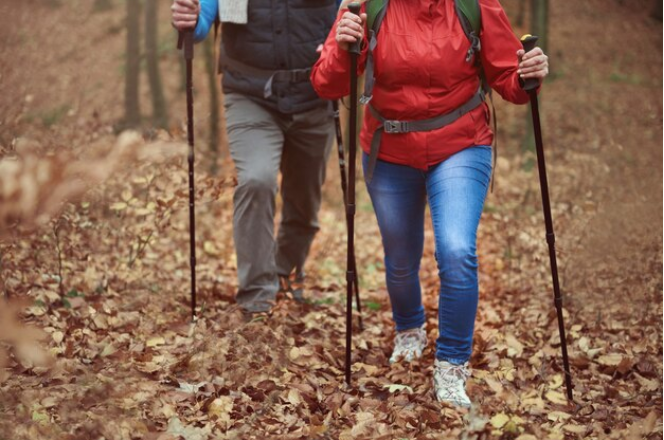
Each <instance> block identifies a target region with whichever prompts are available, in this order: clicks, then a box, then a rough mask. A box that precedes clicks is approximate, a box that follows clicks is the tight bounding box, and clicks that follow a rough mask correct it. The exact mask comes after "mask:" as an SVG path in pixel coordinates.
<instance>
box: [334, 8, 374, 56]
mask: <svg viewBox="0 0 664 440" xmlns="http://www.w3.org/2000/svg"><path fill="white" fill-rule="evenodd" d="M366 19H367V14H360V15H359V16H358V15H355V14H353V13H352V12H350V11H346V12H344V15H342V16H341V20H339V23H338V24H337V36H336V38H335V39H336V40H337V44H338V45H339V47H340V48H341V49H343V50H348V44H350V43H355V42H356V41H361V40H362V38H364V22H365V21H366Z"/></svg>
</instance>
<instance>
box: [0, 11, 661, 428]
mask: <svg viewBox="0 0 664 440" xmlns="http://www.w3.org/2000/svg"><path fill="white" fill-rule="evenodd" d="M111 3H112V4H114V9H113V8H112V9H111V11H108V12H90V11H89V10H88V9H90V7H89V6H86V5H87V3H84V2H82V1H72V2H71V4H67V5H64V6H63V5H60V6H59V7H57V6H54V7H52V8H51V7H47V6H44V5H38V4H37V2H25V6H24V7H21V8H18V10H17V11H13V12H14V15H13V23H14V25H15V27H13V28H12V27H9V29H11V31H9V32H8V41H10V42H12V43H13V44H17V45H19V47H23V48H26V50H25V51H23V52H21V51H11V50H9V49H8V46H3V47H2V48H0V59H1V60H2V61H3V62H2V63H0V75H2V79H3V82H0V92H3V96H4V97H3V99H2V100H1V101H0V118H2V127H3V131H2V132H0V146H1V147H2V153H3V156H5V157H4V159H3V160H5V161H6V160H8V159H10V160H14V159H12V158H13V156H14V153H13V151H17V152H18V153H19V154H20V155H23V157H24V162H19V163H27V161H26V160H25V157H31V156H26V155H28V154H29V153H31V152H33V151H35V150H37V151H41V152H45V153H52V156H48V155H46V156H47V158H46V159H43V160H45V161H51V162H48V163H50V164H53V163H56V164H57V167H55V166H53V167H52V168H48V170H49V171H48V172H46V174H44V171H43V170H44V169H43V168H39V166H33V167H31V166H27V165H26V166H25V167H24V168H22V171H21V172H22V173H23V174H21V175H23V176H25V181H29V182H36V181H37V178H36V176H38V175H39V176H42V177H43V176H44V175H46V176H47V178H46V179H45V181H44V182H41V183H40V184H41V185H42V186H45V187H46V188H50V189H52V190H53V189H54V188H61V187H60V186H59V185H58V184H59V183H62V181H63V180H64V179H66V178H68V176H71V174H68V171H71V170H70V168H68V167H74V168H75V165H76V164H77V163H78V162H76V160H75V159H72V160H71V161H67V162H64V161H62V160H60V161H56V162H53V161H55V160H56V159H57V158H58V157H60V154H61V152H62V151H63V150H66V151H67V152H71V153H72V155H73V156H74V157H78V158H81V157H83V158H85V159H82V160H83V162H80V163H83V164H85V163H89V160H91V159H90V157H91V156H92V157H97V156H98V155H96V152H97V151H98V150H100V149H101V150H103V149H104V148H107V147H108V146H109V145H114V144H116V142H118V145H119V146H120V147H122V148H125V149H126V148H127V145H128V144H127V142H130V141H127V139H126V138H123V139H121V140H120V141H116V139H115V136H114V135H113V134H112V129H111V128H110V125H111V123H112V122H114V121H117V120H118V119H119V115H120V114H121V111H122V104H121V98H120V96H119V94H118V93H117V91H114V89H113V88H114V87H115V88H116V89H115V90H121V89H120V88H119V87H121V79H122V78H121V76H120V72H119V70H118V67H117V66H118V65H120V64H121V55H122V50H123V49H122V38H120V36H121V34H122V33H121V30H122V27H121V26H122V17H123V8H122V7H121V6H122V3H121V2H119V3H118V2H111ZM115 3H117V4H115ZM504 3H505V6H506V8H507V9H508V12H510V13H511V15H512V16H513V17H514V16H515V15H516V14H515V13H514V11H515V10H516V7H517V5H518V3H519V2H517V1H506V2H504ZM636 3H638V4H639V5H641V6H642V8H641V9H640V8H628V7H627V6H626V5H622V4H621V3H619V2H613V1H609V2H602V1H599V0H592V1H587V2H575V4H570V3H568V4H565V5H562V4H560V3H557V2H552V5H551V7H552V10H551V33H552V36H551V40H550V44H551V48H550V55H551V59H552V65H553V71H554V75H552V78H551V80H550V81H549V82H548V83H547V85H546V87H545V90H544V92H543V95H542V99H541V101H542V105H543V108H542V111H543V118H544V123H545V126H544V130H545V137H546V138H545V141H546V147H547V151H548V156H547V159H548V165H549V174H550V184H551V192H552V200H553V213H554V221H555V227H556V234H557V237H558V241H557V247H558V258H559V264H560V276H561V282H562V289H563V293H564V295H565V319H566V328H567V331H568V345H569V349H570V356H571V362H572V372H573V377H574V385H575V388H574V395H575V401H576V402H575V404H573V405H570V404H568V403H567V401H566V399H565V391H564V383H563V376H562V374H561V360H560V340H559V338H558V331H557V321H556V316H555V309H554V306H553V296H552V291H551V290H552V289H551V281H550V272H549V266H548V254H547V247H546V242H545V240H544V226H543V221H542V217H541V207H540V198H539V188H538V181H537V174H536V170H533V169H532V166H531V165H532V162H533V156H532V154H530V153H521V152H520V151H519V147H518V145H519V144H520V142H521V140H522V138H523V133H524V128H523V125H524V124H523V121H524V120H525V119H526V117H527V109H526V108H525V107H524V108H516V107H513V106H510V105H507V104H504V103H502V102H497V103H496V104H497V107H498V114H499V117H500V121H499V122H500V123H501V124H500V127H501V131H500V133H501V134H500V146H501V147H503V146H504V147H503V148H502V150H501V151H500V157H499V159H498V169H497V172H496V174H497V181H496V187H495V191H494V192H493V193H492V194H491V195H490V196H489V198H488V200H487V206H486V208H485V212H484V216H483V220H482V224H481V227H480V237H479V243H478V246H479V252H480V275H481V278H480V283H481V292H480V307H479V312H478V319H477V325H476V333H475V344H474V354H473V358H472V360H471V364H472V367H473V376H472V378H471V380H470V382H469V385H468V392H469V395H470V397H471V399H472V400H473V401H474V403H475V404H474V406H473V408H472V409H471V410H470V411H459V410H455V409H452V408H449V407H445V406H441V405H440V404H438V403H436V402H435V401H434V400H433V396H432V392H431V382H432V381H431V371H432V364H433V350H432V345H433V341H434V340H435V337H436V335H437V319H436V316H437V313H436V312H437V311H436V307H437V304H438V302H437V290H438V287H437V270H436V265H435V260H434V257H433V248H432V245H433V239H432V238H433V237H432V232H431V229H430V225H427V232H426V234H427V247H426V249H425V256H424V260H423V263H422V271H421V274H420V276H421V280H422V284H423V291H424V294H425V306H426V310H427V316H428V322H427V331H428V333H429V341H430V347H429V348H428V349H427V351H426V352H425V355H424V357H423V358H422V360H421V361H419V362H415V363H413V364H410V365H394V366H389V364H388V362H387V359H388V357H389V354H390V351H391V348H392V339H393V336H394V329H393V325H392V323H391V312H390V307H389V302H388V299H387V294H386V292H385V288H384V281H383V277H384V271H383V266H382V261H381V260H382V248H381V244H380V238H379V235H378V231H377V226H376V222H375V218H374V215H373V212H372V211H371V205H370V202H369V200H368V197H367V195H366V193H365V192H364V188H363V185H362V184H360V185H358V192H359V193H358V205H359V210H358V214H357V217H356V223H357V257H358V264H359V268H360V277H361V289H362V292H361V293H362V300H363V306H364V308H363V313H362V315H363V318H364V330H363V331H359V329H358V328H357V326H356V328H355V338H354V341H353V368H352V369H353V386H352V387H351V388H346V387H345V386H344V384H343V368H344V347H345V316H344V307H345V296H344V294H345V285H344V280H345V225H344V213H343V209H342V207H341V199H340V190H339V188H338V186H339V177H338V169H337V168H336V166H337V165H336V159H335V158H331V160H330V165H329V169H328V171H329V172H328V181H327V183H326V186H325V195H324V205H323V208H322V211H321V232H320V234H319V235H318V237H317V239H316V242H315V243H314V246H313V248H312V252H311V256H310V259H309V264H308V267H307V270H308V279H307V282H306V292H307V296H308V298H309V302H308V303H307V304H304V305H300V304H297V303H295V302H292V301H289V300H288V299H283V300H281V301H279V303H278V305H277V307H276V309H275V310H274V313H273V314H272V316H270V317H269V318H260V319H256V320H254V321H251V322H246V321H245V320H244V319H243V317H242V315H241V313H240V312H239V311H238V310H237V306H236V305H235V304H234V303H233V295H234V290H235V260H234V253H233V243H232V234H231V223H232V222H231V200H232V188H233V185H234V179H233V176H232V166H231V164H230V163H228V161H227V160H226V161H225V162H224V163H223V166H222V170H223V172H222V173H220V174H219V175H217V176H212V175H210V174H209V173H208V172H207V170H208V168H209V157H208V156H207V155H206V152H205V147H204V146H203V142H202V141H201V142H200V145H199V159H200V160H199V163H198V165H199V166H198V168H197V173H198V180H197V188H198V193H197V200H198V202H197V203H198V204H197V216H198V217H197V218H198V223H197V227H198V230H197V232H198V234H197V245H198V257H199V258H198V286H199V288H198V295H199V305H200V313H199V320H198V322H197V323H196V325H195V326H192V325H190V323H189V321H188V317H189V304H188V293H189V290H188V289H189V284H188V283H189V262H188V258H189V255H188V222H187V221H188V218H187V204H186V196H187V193H186V171H185V168H186V163H185V161H184V160H183V157H182V156H181V157H180V158H175V159H173V158H172V157H171V158H170V159H164V160H161V161H159V162H154V161H147V160H140V159H137V158H136V157H133V156H132V157H131V158H130V159H127V158H125V159H123V160H125V161H126V162H125V163H124V166H123V165H120V166H116V167H115V169H114V172H113V174H112V176H111V177H110V178H109V179H107V180H106V182H105V183H103V184H99V185H95V186H94V187H93V188H92V189H91V190H90V191H89V192H87V193H86V195H85V196H84V197H83V199H81V200H79V201H77V202H76V203H69V204H66V205H64V207H63V208H62V210H61V212H60V213H59V214H58V215H56V216H55V217H54V218H53V219H52V220H51V221H49V222H46V223H43V224H42V226H40V227H39V228H37V229H35V230H32V231H27V230H25V231H24V230H23V229H24V228H22V227H18V228H14V229H11V230H9V232H7V231H3V234H4V237H5V238H4V239H3V241H2V242H1V243H0V252H1V253H0V257H1V259H0V287H1V288H2V290H3V292H4V293H5V294H6V295H8V296H9V297H10V303H5V304H3V305H2V306H1V307H0V366H2V365H4V367H3V368H2V369H1V370H0V439H2V440H4V439H12V440H14V439H31V440H32V439H35V440H40V439H63V440H64V439H67V440H69V439H81V440H89V439H95V440H96V439H101V438H105V439H109V440H111V439H112V440H116V439H118V440H120V439H122V440H124V439H153V440H154V439H160V440H173V439H178V438H183V439H186V440H198V439H200V440H204V439H217V438H218V439H224V438H228V439H253V438H255V439H264V438H274V439H291V438H292V439H300V438H330V439H368V438H371V439H374V438H383V439H396V438H409V439H412V438H417V439H426V438H432V439H433V438H436V439H439V438H465V439H493V438H496V439H519V440H534V439H577V438H579V439H581V438H596V439H604V438H607V439H629V440H636V439H660V438H662V320H661V319H662V228H661V224H662V214H661V213H662V197H661V196H662V186H661V185H662V184H661V182H662V180H661V177H662V167H661V165H660V164H661V163H662V149H661V144H660V140H661V138H662V101H661V99H660V98H659V97H660V96H661V93H662V82H661V78H662V70H661V66H662V52H661V47H662V44H661V43H662V41H661V38H662V37H661V33H660V29H661V23H660V22H653V21H652V20H651V19H650V18H649V17H648V15H647V6H648V5H649V3H648V2H644V1H639V2H636ZM6 8H7V7H6V6H4V5H3V6H0V12H5V9H6ZM77 8H84V9H85V11H86V14H88V15H85V16H84V17H82V18H81V17H79V16H73V15H70V14H69V13H70V12H71V11H72V10H78V9H77ZM164 9H165V8H164ZM163 12H165V11H163ZM83 15H84V14H83ZM0 16H2V17H5V18H3V19H2V20H7V18H6V17H7V16H8V14H4V13H2V14H0ZM32 22H37V23H40V24H42V26H38V27H30V28H28V25H29V23H32ZM57 23H60V24H61V25H62V26H65V27H66V26H69V28H70V29H71V28H76V29H78V32H77V33H76V37H75V38H74V37H73V36H72V35H65V34H63V33H62V32H57V31H59V30H60V29H61V28H60V27H59V25H58V24H57ZM114 29H115V31H114ZM516 30H517V31H522V29H516ZM5 32H6V31H5ZM113 32H115V33H113ZM118 32H120V35H116V34H118ZM167 32H169V30H167V29H164V41H165V43H164V44H165V45H166V44H167V43H170V42H171V41H170V38H171V37H172V35H170V34H168V35H167ZM644 34H647V35H650V36H651V37H652V38H651V39H647V38H642V36H643V35H644ZM82 35H86V36H88V37H89V38H87V39H84V40H82V39H81V38H82V37H81V36H82ZM49 37H52V38H53V39H54V41H53V42H50V41H49ZM104 38H109V39H112V41H109V42H105V40H104ZM80 41H83V42H85V44H83V43H81V42H80ZM579 41H584V42H586V43H587V44H585V45H582V46H579V44H578V42H579ZM64 43H68V44H64ZM42 44H43V46H44V47H45V48H46V49H48V48H51V49H52V51H50V52H49V51H48V50H47V51H46V52H47V54H46V55H44V54H43V53H39V52H35V51H36V50H37V48H39V47H42V46H41V45H42ZM74 44H78V45H79V46H81V47H80V48H79V49H80V50H76V51H73V50H72V48H73V47H74ZM101 47H106V48H107V51H106V52H107V53H110V54H113V55H112V56H110V57H109V56H102V55H103V54H100V53H99V48H101ZM110 48H112V50H111V49H110ZM169 48H170V46H169ZM80 51H84V53H86V54H89V55H90V58H89V59H92V60H99V62H98V63H97V64H96V67H94V68H93V67H91V68H90V71H93V72H98V77H97V78H95V79H91V78H89V76H90V75H88V74H86V72H84V71H81V70H80V69H77V68H76V66H77V63H83V62H85V60H86V57H85V56H83V55H81V52H80ZM109 58H110V59H109ZM10 59H13V60H15V61H16V62H17V64H18V65H19V66H23V67H25V68H26V69H27V66H29V65H30V63H31V62H36V61H37V60H40V59H46V61H47V62H49V63H54V64H56V65H58V66H59V67H60V69H59V70H49V69H46V71H43V70H42V71H40V72H38V73H34V72H32V73H30V72H31V71H29V70H25V71H23V74H22V75H21V72H20V69H19V71H17V70H15V69H9V68H8V67H6V66H7V64H6V61H7V60H10ZM58 63H59V64H58ZM199 63H200V61H199ZM166 66H168V67H169V68H170V69H171V71H173V73H170V74H166V75H165V82H166V83H167V84H168V85H169V87H170V88H169V89H168V91H169V93H170V94H171V95H170V97H171V98H172V102H173V105H172V107H171V112H172V113H174V114H175V113H176V112H178V111H179V112H181V111H182V108H183V106H182V99H183V98H182V95H180V94H179V92H178V91H177V83H178V80H179V72H178V71H177V67H176V64H175V62H174V61H173V55H171V54H170V52H165V54H164V66H163V67H164V68H165V67H166ZM197 67H201V68H200V69H198V70H199V71H202V64H200V65H198V66H197ZM204 81H205V79H204V77H202V76H201V77H200V78H199V77H197V84H204ZM3 83H4V85H3ZM201 89H202V92H201V93H200V95H199V97H200V98H201V99H200V101H203V95H204V91H205V89H204V88H203V87H202V86H201ZM95 93H98V95H95ZM200 101H199V102H198V104H197V114H198V115H199V119H198V120H199V131H201V130H202V128H201V127H200V126H204V122H205V121H206V118H207V117H208V116H207V113H206V107H205V106H204V105H203V104H201V103H200ZM498 101H500V99H498ZM203 102H204V101H203ZM173 118H174V119H177V118H176V116H173ZM5 128H6V130H5ZM171 131H172V136H174V137H175V139H180V138H181V129H180V127H179V126H174V127H173V130H171ZM145 137H146V138H147V139H149V140H148V142H147V145H144V142H142V141H141V142H136V141H135V140H132V141H131V142H130V143H129V145H130V146H132V147H133V148H135V149H138V150H148V149H150V148H153V147H154V145H153V144H152V141H153V140H154V139H155V138H157V139H166V140H168V139H170V138H171V136H169V135H168V134H166V133H163V132H162V133H148V132H146V133H145ZM199 139H203V137H202V136H199ZM173 148H178V149H179V151H180V152H182V153H183V152H184V149H183V147H182V146H181V145H180V146H176V147H173ZM116 150H117V148H116ZM85 161H88V162H85ZM97 165H98V164H97ZM108 166H109V167H110V166H111V164H109V165H108ZM40 169H41V170H42V171H41V173H40V171H39V170H40ZM72 169H73V168H72ZM71 172H72V173H73V172H74V171H71ZM78 173H79V174H80V168H79V169H78ZM77 175H78V174H77ZM3 184H4V185H6V183H4V182H3ZM35 185H36V184H35ZM3 188H4V189H3V191H6V188H7V187H6V186H3ZM30 188H34V187H33V186H31V187H30ZM55 193H57V191H55ZM31 194H32V193H29V192H28V191H24V192H23V193H22V194H21V195H20V196H17V198H16V200H18V201H19V202H20V203H28V202H26V201H30V200H31V198H30V197H32V196H31ZM39 194H42V193H39ZM43 194H50V195H51V196H53V191H52V192H51V193H46V192H44V193H43ZM35 197H36V196H35ZM53 197H55V198H57V194H56V195H55V196H53ZM10 202H11V200H10V201H7V199H3V203H4V204H5V205H4V207H5V208H7V207H8V206H11V203H10ZM26 206H27V205H26ZM28 208H29V207H26V212H27V211H29V209H28ZM3 212H4V211H3ZM3 215H4V214H3ZM3 221H4V218H3ZM3 224H4V223H3ZM14 311H16V312H19V313H20V314H19V316H18V317H17V316H16V315H15V314H14V313H13V312H14ZM39 330H40V331H39ZM40 347H41V348H42V349H40ZM3 354H4V355H3Z"/></svg>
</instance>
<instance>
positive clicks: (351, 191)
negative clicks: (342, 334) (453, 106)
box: [346, 3, 360, 386]
mask: <svg viewBox="0 0 664 440" xmlns="http://www.w3.org/2000/svg"><path fill="white" fill-rule="evenodd" d="M348 10H349V11H350V12H352V13H353V14H355V15H359V14H360V4H359V3H351V4H349V5H348ZM348 53H349V54H350V118H349V120H348V139H349V145H348V146H349V148H348V196H347V198H346V224H347V225H348V228H347V229H348V249H347V251H348V252H347V255H346V257H347V259H346V384H348V385H349V386H350V379H351V377H350V361H351V359H350V357H351V344H352V342H353V285H354V280H355V279H356V276H357V275H356V273H355V262H354V261H353V260H354V255H355V155H356V149H357V58H358V55H359V54H360V42H359V41H355V42H354V43H351V44H350V45H349V47H348Z"/></svg>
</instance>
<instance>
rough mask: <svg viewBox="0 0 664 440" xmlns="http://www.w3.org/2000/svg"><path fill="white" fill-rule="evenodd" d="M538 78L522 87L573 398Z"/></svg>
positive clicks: (528, 39) (526, 45)
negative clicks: (530, 124) (529, 117)
mask: <svg viewBox="0 0 664 440" xmlns="http://www.w3.org/2000/svg"><path fill="white" fill-rule="evenodd" d="M521 43H522V44H523V49H524V50H525V51H526V52H529V51H530V50H532V49H533V48H534V47H535V43H537V37H535V36H532V35H524V36H523V37H521ZM538 86H539V81H538V80H537V79H536V78H529V79H526V80H525V81H524V85H523V89H524V90H525V91H527V92H528V95H529V96H530V109H531V111H532V114H533V129H534V131H535V146H536V148H537V169H538V171H539V179H540V189H541V191H542V210H543V211H544V223H545V225H546V242H547V243H548V245H549V260H550V262H551V278H552V279H553V295H554V304H555V305H556V312H557V314H558V331H559V332H560V345H561V349H562V354H563V365H564V368H565V388H566V389H567V398H568V399H569V400H570V401H572V402H573V401H574V400H573V397H572V373H571V372H570V369H569V358H568V357H567V340H566V339H565V324H564V322H563V298H562V295H561V294H560V283H559V282H558V263H557V262H556V247H555V242H556V236H555V234H554V232H553V218H552V216H551V203H550V201H549V184H548V181H547V178H546V163H545V161H544V146H543V144H542V126H541V124H540V116H539V104H538V102H537V88H538Z"/></svg>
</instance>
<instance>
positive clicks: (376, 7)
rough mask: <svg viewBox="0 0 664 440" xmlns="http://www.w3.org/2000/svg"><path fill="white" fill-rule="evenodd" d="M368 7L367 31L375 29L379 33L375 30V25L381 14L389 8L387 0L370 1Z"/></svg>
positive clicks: (367, 3)
mask: <svg viewBox="0 0 664 440" xmlns="http://www.w3.org/2000/svg"><path fill="white" fill-rule="evenodd" d="M366 5H367V7H366V13H367V29H368V30H372V29H373V30H374V31H375V32H376V33H378V29H374V24H375V23H376V18H377V17H378V15H379V14H380V12H381V11H382V10H383V9H385V7H386V6H387V0H368V1H367V2H366ZM379 26H380V23H379Z"/></svg>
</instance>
